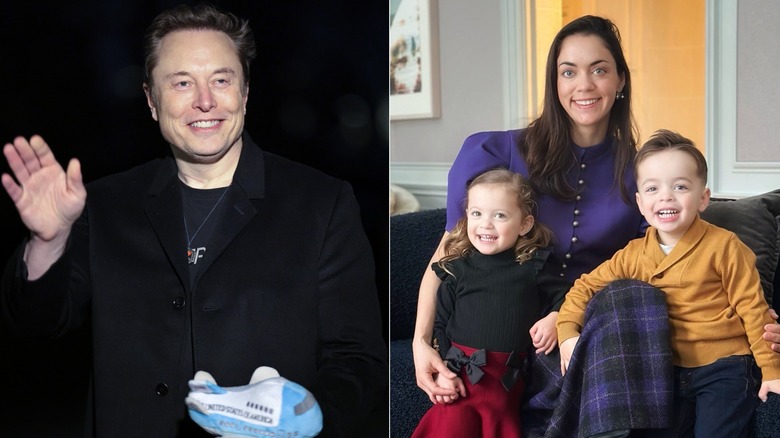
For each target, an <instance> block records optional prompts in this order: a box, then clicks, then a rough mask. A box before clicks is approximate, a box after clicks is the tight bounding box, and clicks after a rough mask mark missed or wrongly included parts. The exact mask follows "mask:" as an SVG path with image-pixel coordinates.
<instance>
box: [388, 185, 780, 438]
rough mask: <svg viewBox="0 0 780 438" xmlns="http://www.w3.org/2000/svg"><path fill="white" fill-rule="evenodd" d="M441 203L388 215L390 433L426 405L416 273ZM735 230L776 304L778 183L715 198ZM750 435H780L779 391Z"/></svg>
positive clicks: (436, 235)
mask: <svg viewBox="0 0 780 438" xmlns="http://www.w3.org/2000/svg"><path fill="white" fill-rule="evenodd" d="M445 216H446V213H445V210H444V209H433V210H422V211H418V212H414V213H407V214H401V215H397V216H392V217H391V218H390V357H391V361H390V417H391V418H390V436H392V437H408V436H410V435H411V433H412V431H413V430H414V428H415V426H416V425H417V422H418V421H419V419H420V418H421V417H422V415H423V414H424V413H425V411H426V410H427V409H428V408H429V407H430V405H431V403H430V401H429V400H428V397H427V395H426V394H425V393H424V392H423V391H422V390H421V389H419V388H418V387H417V383H416V379H415V374H414V362H413V359H412V351H411V338H412V335H413V332H414V320H415V315H416V312H417V293H418V289H419V285H420V279H421V278H422V275H423V273H424V271H425V269H428V263H429V262H430V257H431V255H432V254H433V252H434V250H435V248H436V246H437V245H438V243H439V240H440V239H441V235H442V232H443V230H444V227H445V221H446V218H445ZM702 218H704V219H705V220H707V221H708V222H710V223H713V224H715V225H718V226H721V227H723V228H727V229H729V230H731V231H733V232H735V233H736V234H737V235H738V236H739V237H740V239H741V240H742V241H743V242H745V244H746V245H748V247H750V248H751V249H752V250H753V252H754V253H756V267H757V268H758V270H759V274H760V276H761V281H762V286H763V288H764V293H765V298H766V299H767V302H769V303H770V305H772V303H773V302H774V303H775V307H774V308H775V309H778V308H780V274H779V273H778V270H780V263H779V261H778V256H779V255H780V189H778V190H775V191H772V192H768V193H765V194H762V195H757V196H751V197H747V198H740V199H736V200H735V199H714V198H713V200H712V202H711V203H710V205H709V206H708V207H707V209H706V210H705V211H704V212H703V213H702ZM751 437H752V438H770V437H780V395H775V394H770V396H769V399H768V401H767V402H766V403H763V404H762V405H761V406H760V407H759V408H758V410H757V411H756V413H755V416H754V419H753V424H752V431H751Z"/></svg>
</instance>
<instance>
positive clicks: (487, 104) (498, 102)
mask: <svg viewBox="0 0 780 438" xmlns="http://www.w3.org/2000/svg"><path fill="white" fill-rule="evenodd" d="M501 11H502V2H501V1H500V0H480V1H474V0H439V2H438V22H439V70H440V87H441V93H440V95H441V117H440V118H438V119H422V120H394V121H392V122H391V123H390V161H391V181H392V182H393V183H397V184H400V185H403V186H404V187H407V188H410V189H411V190H412V192H413V193H415V194H416V195H417V196H418V198H420V202H421V204H422V206H423V208H430V207H435V206H438V205H443V204H442V202H443V199H442V196H443V194H444V192H446V186H444V185H443V184H446V171H447V170H448V169H449V165H450V164H451V163H452V160H454V159H455V156H456V154H457V153H458V150H459V149H460V146H461V144H462V143H463V140H464V139H465V138H466V136H468V135H469V134H471V133H473V132H476V131H481V130H501V129H506V128H509V127H508V126H504V125H505V122H504V118H505V114H504V112H505V111H504V107H505V104H504V99H505V96H504V91H503V89H504V86H503V77H502V74H503V72H504V71H505V68H504V66H502V62H504V61H503V60H502V53H503V52H502V50H504V48H503V45H504V44H505V43H504V42H503V39H504V38H503V36H502V30H501V29H502V20H503V18H502V15H501Z"/></svg>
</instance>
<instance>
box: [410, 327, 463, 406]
mask: <svg viewBox="0 0 780 438" xmlns="http://www.w3.org/2000/svg"><path fill="white" fill-rule="evenodd" d="M412 354H413V355H414V373H415V376H416V377H417V386H419V387H420V389H422V390H423V391H425V393H426V394H428V398H429V399H430V400H431V403H436V402H437V401H436V396H449V397H455V398H457V396H458V394H460V395H461V396H463V397H465V396H466V387H465V386H464V385H463V382H462V381H460V382H459V384H458V385H455V386H456V387H455V388H453V389H447V388H442V387H440V386H439V385H437V384H436V382H435V381H434V379H433V376H434V375H435V374H441V375H442V376H444V377H445V378H447V379H451V380H454V379H455V378H456V377H457V375H456V374H455V373H453V372H452V371H451V370H450V369H449V368H447V365H445V364H444V361H443V360H442V359H441V357H440V356H439V353H438V352H437V351H436V350H434V349H433V347H431V346H430V345H428V344H427V343H425V342H424V341H423V340H416V341H413V342H412Z"/></svg>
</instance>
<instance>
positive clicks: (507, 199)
mask: <svg viewBox="0 0 780 438" xmlns="http://www.w3.org/2000/svg"><path fill="white" fill-rule="evenodd" d="M466 202H467V206H466V215H465V217H464V218H462V219H461V220H460V221H459V222H458V223H457V225H456V226H455V228H454V229H453V231H452V233H450V234H449V236H448V237H447V239H446V241H445V242H444V250H445V254H446V255H445V257H443V258H442V259H441V260H439V262H438V263H435V264H433V265H432V269H433V270H434V271H435V272H436V274H437V275H438V276H439V277H440V278H441V279H442V284H441V287H440V288H439V291H438V302H437V308H436V319H435V323H434V329H433V334H434V345H436V346H437V347H438V350H439V353H440V354H441V356H442V358H443V359H444V360H445V361H446V364H447V367H448V368H449V369H451V370H452V371H453V372H455V373H457V374H458V376H459V377H455V378H454V379H450V378H448V377H446V376H444V375H443V374H438V375H437V376H436V384H437V385H439V386H442V387H445V388H450V389H460V391H458V392H459V393H463V390H465V393H467V394H468V395H469V396H468V397H462V398H460V400H455V401H454V402H453V399H456V398H457V396H455V397H448V396H436V399H435V401H436V404H434V406H433V407H431V409H430V410H428V412H427V413H426V414H425V416H424V417H423V418H422V420H421V421H420V423H419V425H418V426H417V429H416V430H415V432H414V434H413V435H412V436H413V437H432V436H441V437H452V436H469V437H478V436H496V437H520V436H521V429H520V416H519V412H520V400H521V397H522V393H523V389H524V387H525V384H524V382H523V379H522V376H521V375H520V369H521V368H522V364H523V362H524V357H525V352H526V350H527V349H528V348H529V347H530V346H531V345H533V346H534V347H535V348H536V349H537V351H538V352H550V351H552V350H553V349H554V348H555V346H556V345H557V335H556V333H555V329H554V325H555V321H556V319H557V314H558V312H557V310H558V309H559V308H560V306H561V303H562V302H563V297H564V295H565V293H566V291H567V290H568V286H569V283H568V282H567V280H565V279H564V278H562V277H561V276H559V275H556V274H555V273H554V272H553V269H552V266H550V265H549V264H547V262H546V261H547V257H548V255H549V254H550V248H549V246H550V245H551V244H552V233H551V232H550V231H549V229H548V228H547V227H545V226H543V225H542V224H540V223H534V217H533V215H532V212H533V209H534V205H535V204H534V200H533V191H532V189H531V186H530V185H529V184H528V182H527V181H526V180H525V179H524V178H523V177H522V176H521V175H519V174H517V173H514V172H511V171H509V170H505V169H496V170H490V171H487V172H485V173H483V174H481V175H479V176H478V177H476V178H475V179H474V180H473V181H472V182H471V183H470V184H469V186H468V191H467V197H466ZM545 313H546V314H547V316H545V317H544V318H542V319H541V320H538V319H539V317H540V316H541V315H543V314H545ZM537 320H538V321H537ZM529 333H530V336H529Z"/></svg>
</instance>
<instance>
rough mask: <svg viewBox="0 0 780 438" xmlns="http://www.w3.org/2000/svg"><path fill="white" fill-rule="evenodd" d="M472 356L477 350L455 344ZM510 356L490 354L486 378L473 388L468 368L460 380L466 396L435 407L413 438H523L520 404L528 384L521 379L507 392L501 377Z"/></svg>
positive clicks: (422, 420)
mask: <svg viewBox="0 0 780 438" xmlns="http://www.w3.org/2000/svg"><path fill="white" fill-rule="evenodd" d="M452 345H453V346H454V347H458V348H460V349H461V350H463V352H464V353H465V354H466V355H467V356H469V355H471V354H472V353H473V352H475V351H477V350H476V349H475V348H470V347H465V346H462V345H458V344H455V343H453V344H452ZM507 359H509V353H496V352H488V353H487V360H486V361H485V366H483V367H482V371H484V372H485V375H484V376H482V379H480V381H479V382H477V384H476V385H472V384H471V382H470V381H469V379H468V376H467V375H466V369H465V367H463V369H462V370H461V372H460V378H461V379H462V380H463V384H464V385H465V386H466V397H459V398H458V399H457V400H456V401H454V402H452V403H446V404H439V403H437V404H435V405H433V406H432V407H431V408H430V409H428V412H426V413H425V415H424V416H423V418H422V419H421V420H420V423H419V424H418V425H417V428H416V429H415V430H414V433H412V438H428V437H442V438H452V437H483V438H487V437H496V438H499V437H500V438H521V437H522V432H521V429H520V401H521V399H522V396H523V391H524V390H525V382H524V381H523V379H518V380H517V382H516V383H515V384H514V386H512V388H511V389H510V390H509V391H507V390H506V389H504V386H503V385H502V384H501V376H503V375H504V373H505V372H506V371H507V366H506V365H505V364H506V361H507Z"/></svg>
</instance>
